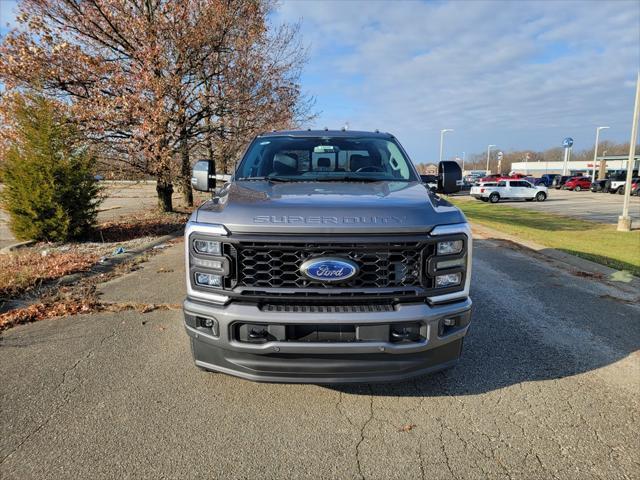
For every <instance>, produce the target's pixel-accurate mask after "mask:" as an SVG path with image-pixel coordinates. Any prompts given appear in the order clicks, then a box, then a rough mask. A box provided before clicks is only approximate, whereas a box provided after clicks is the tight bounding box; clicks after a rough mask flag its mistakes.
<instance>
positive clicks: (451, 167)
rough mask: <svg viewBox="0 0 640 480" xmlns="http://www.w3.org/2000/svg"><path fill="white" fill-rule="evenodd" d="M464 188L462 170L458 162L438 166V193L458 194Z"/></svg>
mask: <svg viewBox="0 0 640 480" xmlns="http://www.w3.org/2000/svg"><path fill="white" fill-rule="evenodd" d="M461 188H462V169H461V168H460V165H458V162H451V161H446V162H440V163H439V164H438V193H446V194H449V193H456V192H459V191H460V189H461Z"/></svg>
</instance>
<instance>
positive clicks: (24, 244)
mask: <svg viewBox="0 0 640 480" xmlns="http://www.w3.org/2000/svg"><path fill="white" fill-rule="evenodd" d="M35 243H36V241H35V240H25V241H24V242H16V243H12V244H11V245H7V246H6V247H2V248H0V255H4V254H7V253H11V252H14V251H16V250H18V249H20V248H24V247H29V246H31V245H33V244H35Z"/></svg>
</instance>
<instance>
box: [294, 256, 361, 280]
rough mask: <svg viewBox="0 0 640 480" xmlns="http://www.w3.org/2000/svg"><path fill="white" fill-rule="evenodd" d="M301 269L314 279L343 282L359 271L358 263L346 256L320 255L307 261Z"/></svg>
mask: <svg viewBox="0 0 640 480" xmlns="http://www.w3.org/2000/svg"><path fill="white" fill-rule="evenodd" d="M300 271H301V272H302V273H303V274H304V275H306V276H307V277H308V278H310V279H312V280H319V281H321V282H343V281H345V280H347V279H349V278H351V277H353V276H354V275H355V274H356V273H358V265H357V264H355V263H354V262H352V261H351V260H346V259H344V258H334V257H319V258H310V259H309V260H307V261H305V262H304V263H303V264H302V265H301V266H300Z"/></svg>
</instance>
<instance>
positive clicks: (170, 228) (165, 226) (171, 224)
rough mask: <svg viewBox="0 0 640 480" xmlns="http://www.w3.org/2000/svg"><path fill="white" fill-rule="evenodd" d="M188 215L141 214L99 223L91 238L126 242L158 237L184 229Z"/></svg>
mask: <svg viewBox="0 0 640 480" xmlns="http://www.w3.org/2000/svg"><path fill="white" fill-rule="evenodd" d="M188 219H189V213H184V212H172V213H165V212H158V211H151V212H142V213H138V214H134V215H130V216H127V217H123V218H120V219H118V220H110V221H107V222H102V223H100V224H99V225H98V226H97V227H96V229H95V231H94V233H93V234H92V236H91V240H93V241H97V242H126V241H129V240H133V239H136V238H141V237H159V236H162V235H168V234H169V233H172V232H175V231H176V230H180V229H181V228H184V224H185V223H187V220H188Z"/></svg>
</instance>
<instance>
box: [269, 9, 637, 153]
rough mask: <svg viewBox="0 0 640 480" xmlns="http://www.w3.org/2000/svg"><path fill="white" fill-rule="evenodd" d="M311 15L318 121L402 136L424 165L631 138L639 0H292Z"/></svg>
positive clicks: (307, 84) (283, 12) (306, 29)
mask: <svg viewBox="0 0 640 480" xmlns="http://www.w3.org/2000/svg"><path fill="white" fill-rule="evenodd" d="M275 19H276V21H277V20H280V21H287V22H294V21H301V22H302V36H303V41H304V42H305V44H306V45H307V46H308V49H309V64H308V65H307V67H306V69H305V73H304V76H303V88H304V89H305V91H306V92H307V93H308V94H310V95H312V96H314V97H316V100H317V105H316V106H317V109H318V110H320V111H321V114H320V116H319V118H318V119H317V120H316V121H315V122H314V125H313V126H316V127H320V128H322V127H324V126H328V127H329V128H333V127H341V126H342V125H344V124H345V122H348V123H349V125H350V128H352V129H364V130H370V129H376V128H378V129H380V130H384V131H390V132H392V133H394V134H395V135H396V136H397V137H398V138H399V139H400V141H401V142H402V143H403V145H404V146H405V147H406V148H407V150H408V151H409V154H410V155H411V156H412V158H413V160H414V161H415V162H425V161H432V160H434V159H437V157H438V149H439V135H440V133H439V132H440V129H442V128H453V129H455V132H453V133H448V134H447V135H446V140H445V157H451V156H455V155H462V152H463V151H466V152H467V154H469V153H479V152H483V151H486V147H487V144H489V143H491V144H497V145H499V147H500V148H501V149H504V150H510V149H536V150H538V149H545V148H549V147H555V146H560V145H561V142H562V139H563V138H564V137H566V136H571V137H573V138H574V140H575V148H577V149H583V148H589V147H591V146H592V145H593V142H594V138H595V127H596V126H599V125H608V126H610V127H611V129H610V130H605V131H603V132H602V135H601V138H602V139H609V140H614V141H620V142H628V141H629V137H630V133H631V117H632V113H633V96H634V92H635V88H634V87H635V76H636V72H637V71H638V68H639V67H640V2H637V1H625V0H616V1H608V2H604V1H602V2H597V1H584V2H582V1H570V2H562V1H552V0H547V1H539V2H523V1H520V2H507V1H499V2H493V1H481V0H475V1H417V0H416V1H394V2H386V1H350V0H344V1H329V0H325V1H313V0H288V1H287V0H284V1H282V2H281V3H280V7H279V10H278V12H277V14H276V15H275Z"/></svg>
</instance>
